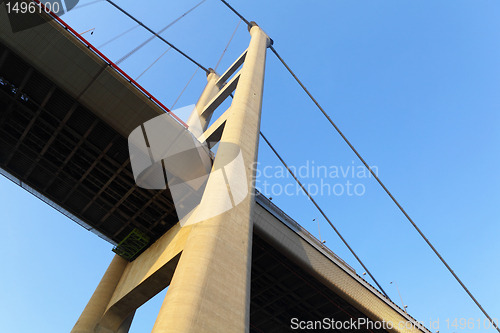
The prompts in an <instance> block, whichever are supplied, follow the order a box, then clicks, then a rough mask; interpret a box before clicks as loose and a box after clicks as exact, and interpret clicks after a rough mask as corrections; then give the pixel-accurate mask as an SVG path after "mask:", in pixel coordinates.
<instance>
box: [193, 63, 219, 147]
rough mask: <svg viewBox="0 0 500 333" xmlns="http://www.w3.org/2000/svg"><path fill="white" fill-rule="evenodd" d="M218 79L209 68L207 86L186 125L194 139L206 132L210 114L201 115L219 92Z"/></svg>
mask: <svg viewBox="0 0 500 333" xmlns="http://www.w3.org/2000/svg"><path fill="white" fill-rule="evenodd" d="M218 79H219V75H218V74H217V73H215V71H213V69H211V68H210V74H208V75H207V85H206V86H205V89H204V90H203V93H202V94H201V96H200V98H199V99H198V102H197V103H196V108H195V109H194V110H193V112H192V113H191V115H190V116H189V119H188V121H187V123H186V124H187V125H188V126H189V130H190V131H191V132H192V133H193V134H194V135H195V136H196V137H199V136H200V135H202V134H203V133H204V132H205V131H206V130H207V128H208V124H209V123H210V119H211V118H212V114H204V115H202V114H201V113H202V112H203V109H204V108H205V106H206V105H207V104H208V102H210V101H211V100H212V98H214V97H215V96H216V95H217V93H218V92H219V90H220V87H219V86H217V80H218Z"/></svg>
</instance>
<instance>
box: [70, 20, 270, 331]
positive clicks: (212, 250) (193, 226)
mask: <svg viewBox="0 0 500 333" xmlns="http://www.w3.org/2000/svg"><path fill="white" fill-rule="evenodd" d="M249 31H250V34H251V40H250V44H249V47H248V49H247V50H246V51H245V52H244V53H243V54H242V55H241V56H240V57H239V58H238V59H237V60H236V61H235V62H234V63H233V65H232V66H231V67H230V68H229V69H228V70H227V71H226V72H225V73H223V74H222V75H220V76H219V75H218V74H216V73H215V72H211V73H209V74H208V76H207V81H208V82H207V86H206V88H205V90H204V91H203V93H202V95H201V97H200V99H199V101H198V103H197V106H196V108H195V110H194V111H193V115H192V116H191V117H190V120H188V125H190V127H192V128H191V131H192V133H194V134H195V135H196V136H199V137H200V138H203V139H204V140H206V141H207V143H208V145H209V146H213V145H214V144H215V143H217V142H219V143H220V144H219V148H218V151H217V154H216V156H215V160H214V162H213V167H212V172H211V174H210V176H209V178H208V182H207V184H206V188H205V190H204V192H203V196H202V198H201V203H200V205H199V207H198V209H197V211H196V212H195V213H193V214H191V215H190V216H187V217H186V218H185V219H184V220H181V221H180V222H179V223H178V224H177V225H176V226H174V227H173V228H171V229H170V230H168V232H167V233H165V234H164V235H163V236H162V237H161V238H160V239H159V240H158V241H156V242H155V243H154V244H153V245H151V246H150V247H149V248H148V249H147V250H146V251H145V252H143V253H142V254H141V255H140V256H139V257H137V258H136V259H135V260H134V261H132V262H128V261H126V260H125V259H123V258H121V257H119V256H115V258H114V259H113V261H112V262H111V264H110V266H109V268H108V270H107V271H106V273H105V274H104V276H103V278H102V280H101V282H100V283H99V285H98V287H97V288H96V290H95V292H94V294H93V296H92V297H91V299H90V301H89V302H88V305H87V306H86V307H85V309H84V311H83V312H82V314H81V316H80V318H79V320H78V321H77V323H76V325H75V326H74V328H73V330H72V331H71V333H111V332H113V333H118V332H119V333H126V332H128V331H129V328H130V324H131V322H132V319H133V315H134V313H135V310H136V309H137V308H138V307H140V306H141V305H142V304H144V303H145V302H147V301H148V300H149V299H151V298H152V297H153V296H154V295H156V294H157V293H158V292H160V291H161V290H163V289H164V288H166V287H167V286H168V287H169V289H168V292H167V294H166V297H165V300H164V302H163V304H162V307H161V309H160V312H159V314H158V317H157V319H156V322H155V324H154V327H153V331H152V332H153V333H164V332H193V333H194V332H196V333H200V332H228V333H236V332H248V331H249V322H250V281H251V280H250V272H251V254H252V234H253V214H254V206H255V199H254V193H255V168H254V165H255V162H256V161H257V152H258V141H259V132H260V120H261V109H262V95H263V85H264V72H265V61H266V51H267V48H268V47H269V45H270V43H271V40H270V38H269V37H268V36H267V34H266V33H265V32H264V31H263V30H262V29H261V28H260V27H259V26H257V25H256V24H254V23H252V26H251V27H250V28H249ZM240 67H241V69H240V70H239V71H238V72H237V70H238V69H239V68H240ZM226 81H227V82H226ZM233 93H234V97H233V101H232V103H231V106H230V107H229V108H228V109H227V110H226V111H225V112H224V113H223V114H222V115H221V116H220V117H219V119H217V120H215V121H214V122H213V124H212V125H211V126H210V127H208V125H209V123H210V118H211V116H212V114H213V112H214V110H215V109H217V107H218V106H219V105H220V104H221V103H222V102H223V101H224V100H225V99H226V98H228V97H229V96H230V95H232V94H233ZM195 113H196V114H195ZM197 120H199V122H197ZM235 158H240V161H241V163H240V164H239V165H236V164H238V163H236V164H235V163H234V160H235ZM241 170H244V172H243V173H242V172H239V171H241ZM215 171H220V172H215ZM200 216H201V217H203V216H207V217H208V218H202V219H201V220H200Z"/></svg>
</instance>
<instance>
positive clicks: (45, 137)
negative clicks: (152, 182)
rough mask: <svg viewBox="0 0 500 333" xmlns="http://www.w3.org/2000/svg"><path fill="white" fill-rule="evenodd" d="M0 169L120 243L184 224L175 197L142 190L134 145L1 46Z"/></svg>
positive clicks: (164, 192) (160, 192)
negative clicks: (135, 170) (134, 164)
mask: <svg viewBox="0 0 500 333" xmlns="http://www.w3.org/2000/svg"><path fill="white" fill-rule="evenodd" d="M0 80H1V81H0V168H1V169H4V170H6V171H7V172H8V173H10V174H11V175H13V176H15V177H16V178H17V179H18V180H20V181H21V182H22V183H24V184H27V185H28V186H29V187H31V188H33V189H34V190H35V191H36V192H38V193H40V194H41V195H42V196H44V197H45V198H46V199H48V200H49V201H52V202H54V203H56V204H57V205H59V206H60V207H62V208H63V210H66V211H67V212H69V214H67V215H69V216H72V217H73V218H74V219H75V220H76V221H77V222H78V223H80V224H82V223H81V222H83V225H84V224H86V226H85V225H84V226H85V227H86V228H87V229H90V230H92V231H96V232H97V233H98V234H100V235H101V236H102V237H103V238H105V239H107V240H108V241H111V242H112V243H119V242H120V241H121V240H122V239H123V238H124V237H125V236H126V235H128V234H129V233H130V232H131V231H132V230H133V229H134V228H138V229H139V230H141V231H142V232H143V233H145V234H146V235H148V236H149V237H150V238H151V241H150V243H152V242H154V241H155V240H156V239H158V238H159V237H160V236H161V235H163V234H164V233H165V232H166V231H167V230H168V229H170V228H171V227H172V226H173V225H175V224H176V223H177V222H178V219H177V215H176V212H175V210H174V207H173V203H172V199H171V196H170V192H169V191H168V189H167V190H163V191H161V190H160V191H155V190H146V189H142V188H138V187H137V186H136V185H135V181H134V178H133V174H132V170H131V166H130V163H129V162H130V161H129V157H128V156H129V154H128V146H127V139H126V138H124V137H123V136H121V135H120V134H118V133H117V132H116V131H115V130H113V129H112V128H111V127H110V126H108V125H107V124H106V123H105V122H103V121H102V120H100V119H99V118H98V117H96V116H95V115H94V114H93V113H92V112H90V111H89V110H88V109H86V108H85V107H84V106H83V105H81V104H80V103H78V101H76V100H75V99H74V98H72V97H70V96H68V95H67V94H66V93H65V92H64V90H63V89H62V88H61V87H57V86H55V85H54V84H53V83H52V82H51V81H50V80H48V79H47V78H46V77H44V76H43V75H42V74H40V73H39V72H38V71H37V70H36V69H34V68H32V67H30V66H29V65H28V64H27V63H26V62H24V61H23V60H22V59H21V58H20V57H18V56H17V55H16V54H14V53H13V52H12V51H10V50H8V49H6V48H5V47H4V46H3V45H1V44H0Z"/></svg>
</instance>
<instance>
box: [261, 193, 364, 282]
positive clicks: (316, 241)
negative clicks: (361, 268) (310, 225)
mask: <svg viewBox="0 0 500 333" xmlns="http://www.w3.org/2000/svg"><path fill="white" fill-rule="evenodd" d="M255 192H256V193H255V198H256V199H257V201H260V202H261V203H264V204H265V205H266V206H268V207H269V208H270V209H271V210H272V211H273V212H272V213H273V214H277V215H278V216H280V217H281V218H282V219H283V220H284V221H286V223H288V224H290V225H291V226H292V227H293V228H294V229H295V231H296V232H299V233H300V234H301V235H303V236H305V237H306V238H308V239H309V240H310V241H312V242H313V243H314V244H315V245H317V246H319V247H320V248H321V249H322V250H323V251H325V252H326V253H328V254H329V255H330V256H332V257H333V258H335V259H336V260H338V261H340V262H341V263H342V264H344V265H345V266H346V267H347V268H349V269H350V270H351V271H352V272H354V273H356V270H355V269H354V268H352V267H351V266H350V265H349V264H348V263H346V262H345V261H344V260H343V259H342V258H340V257H339V256H338V255H336V254H335V253H334V252H333V251H332V250H330V249H329V248H328V247H327V246H325V244H323V243H322V242H321V241H320V240H319V239H317V238H316V237H315V236H313V235H312V234H311V233H310V232H309V231H307V230H306V229H305V228H304V227H302V226H301V225H300V224H298V223H297V222H296V221H295V220H294V219H292V218H291V217H290V216H289V215H288V214H287V213H285V212H284V211H282V210H281V209H280V208H278V206H276V205H275V204H274V203H273V202H272V201H271V200H269V199H268V198H266V196H264V195H263V194H262V193H260V192H259V191H255Z"/></svg>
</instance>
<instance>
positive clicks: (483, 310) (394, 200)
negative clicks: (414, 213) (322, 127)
mask: <svg viewBox="0 0 500 333" xmlns="http://www.w3.org/2000/svg"><path fill="white" fill-rule="evenodd" d="M221 1H222V2H223V3H224V4H225V5H226V6H227V7H228V8H229V9H231V10H232V11H233V12H234V13H235V14H236V15H237V16H238V17H239V18H241V19H242V20H243V21H245V23H247V25H248V26H250V22H248V20H246V19H245V18H244V17H243V16H242V15H241V14H240V13H238V12H237V11H236V10H235V9H234V8H233V7H231V6H230V5H229V4H228V3H227V2H226V1H225V0H221ZM269 48H270V49H271V51H273V53H274V54H275V55H276V57H277V58H278V59H279V60H280V61H281V63H282V64H283V65H284V66H285V68H286V69H287V70H288V72H289V73H290V74H291V75H292V76H293V78H294V79H295V81H297V83H298V84H299V85H300V86H301V87H302V89H303V90H304V92H305V93H306V94H307V95H308V96H309V98H310V99H311V100H312V101H313V102H314V104H316V106H317V107H318V109H319V110H320V111H321V112H322V113H323V115H324V116H325V117H326V118H327V119H328V121H329V122H330V124H331V125H332V126H333V127H334V128H335V130H336V131H337V132H338V133H339V134H340V136H341V137H342V139H343V140H344V141H345V142H346V143H347V145H348V146H349V147H350V148H351V150H352V151H353V152H354V154H356V156H357V157H358V159H359V160H360V161H361V162H362V163H363V164H364V166H365V167H366V168H367V169H368V170H369V171H370V173H371V174H372V175H373V177H374V178H375V179H376V180H377V182H378V183H379V184H380V186H382V188H383V189H384V191H385V192H386V193H387V194H388V195H389V197H390V198H391V199H392V201H393V202H394V203H395V204H396V206H397V207H398V208H399V210H400V211H401V212H402V213H403V214H404V216H405V217H406V219H407V220H408V221H409V222H410V223H411V224H412V226H413V227H414V228H415V230H417V232H418V233H419V234H420V236H421V237H422V238H423V239H424V240H425V242H426V243H427V245H429V247H430V248H431V249H432V251H433V252H434V253H435V254H436V256H437V257H438V258H439V259H440V260H441V262H442V263H443V264H444V265H445V266H446V268H447V269H448V271H449V272H450V273H451V274H452V275H453V277H454V278H455V280H456V281H457V282H458V283H459V284H460V286H462V288H463V289H464V290H465V292H466V293H467V294H468V295H469V297H470V298H471V299H472V300H473V301H474V303H475V304H476V305H477V307H478V308H479V309H480V310H481V311H482V312H483V314H484V315H485V316H486V318H488V320H489V321H490V323H491V324H492V326H493V327H495V328H496V330H497V331H498V332H499V333H500V328H499V327H498V325H497V324H496V323H495V322H494V321H493V319H492V318H491V317H490V315H489V314H488V313H487V312H486V310H485V309H484V308H483V307H482V306H481V304H479V302H478V301H477V300H476V298H475V297H474V296H473V295H472V293H471V292H470V291H469V289H467V287H466V286H465V284H464V283H463V282H462V280H460V278H459V277H458V276H457V274H455V272H454V271H453V270H452V269H451V267H450V266H449V265H448V263H447V262H446V261H445V260H444V258H443V257H442V256H441V254H440V253H439V252H438V251H437V250H436V248H435V247H434V246H433V245H432V244H431V242H430V241H429V240H428V239H427V237H426V236H425V235H424V233H423V232H422V231H421V230H420V228H419V227H418V226H417V225H416V224H415V222H413V220H412V218H411V217H410V216H409V215H408V213H406V211H405V210H404V209H403V207H402V206H401V205H400V204H399V202H398V201H397V200H396V198H394V196H393V195H392V193H391V192H390V191H389V190H388V189H387V187H386V186H385V185H384V184H383V183H382V181H381V180H380V178H379V177H378V176H377V175H376V174H375V172H373V170H372V169H371V168H370V166H369V165H368V163H366V161H365V160H364V159H363V157H361V155H360V154H359V153H358V151H357V150H356V149H355V148H354V146H353V145H352V144H351V142H350V141H349V140H348V139H347V137H346V136H345V135H344V134H343V133H342V131H341V130H340V129H339V128H338V126H337V125H336V124H335V123H334V122H333V120H332V119H331V118H330V116H329V115H328V114H327V113H326V112H325V110H324V109H323V108H322V107H321V105H320V104H319V103H318V101H317V100H316V99H315V98H314V97H313V96H312V94H311V93H310V92H309V90H307V88H306V87H305V86H304V84H303V83H302V82H301V81H300V80H299V78H298V77H297V76H296V75H295V73H294V72H293V71H292V69H291V68H290V67H289V66H288V65H287V64H286V62H285V61H284V60H283V58H281V56H280V55H279V54H278V52H277V51H276V49H275V48H274V47H273V46H272V45H271V46H269ZM261 134H262V133H261ZM264 140H265V139H264ZM266 142H267V140H266ZM370 276H371V274H370ZM372 278H373V277H372ZM377 285H378V284H377Z"/></svg>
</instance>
